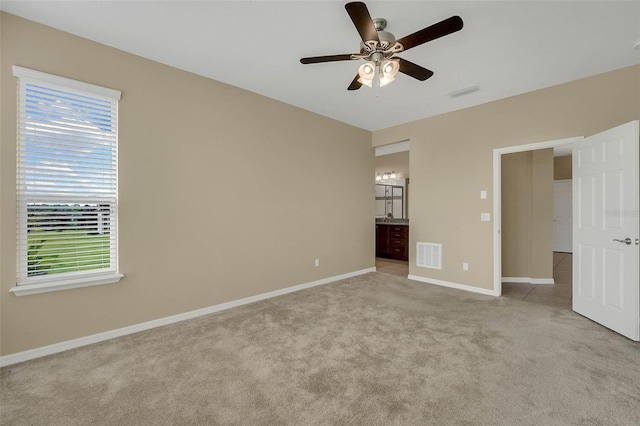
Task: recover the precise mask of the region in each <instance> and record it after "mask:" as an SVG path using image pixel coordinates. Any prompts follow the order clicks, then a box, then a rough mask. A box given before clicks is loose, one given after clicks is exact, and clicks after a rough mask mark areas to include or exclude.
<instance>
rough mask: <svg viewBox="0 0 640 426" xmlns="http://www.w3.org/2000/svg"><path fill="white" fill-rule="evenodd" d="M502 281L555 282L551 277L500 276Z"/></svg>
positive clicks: (523, 282) (526, 282)
mask: <svg viewBox="0 0 640 426" xmlns="http://www.w3.org/2000/svg"><path fill="white" fill-rule="evenodd" d="M502 282H503V283H512V284H555V281H554V279H553V278H530V277H502Z"/></svg>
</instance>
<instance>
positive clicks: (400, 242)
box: [389, 239, 407, 248]
mask: <svg viewBox="0 0 640 426" xmlns="http://www.w3.org/2000/svg"><path fill="white" fill-rule="evenodd" d="M389 245H390V246H391V247H401V248H402V247H407V240H406V239H401V240H397V239H392V240H390V241H389Z"/></svg>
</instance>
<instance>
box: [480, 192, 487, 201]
mask: <svg viewBox="0 0 640 426" xmlns="http://www.w3.org/2000/svg"><path fill="white" fill-rule="evenodd" d="M480 199H482V200H486V199H487V191H485V190H482V191H480Z"/></svg>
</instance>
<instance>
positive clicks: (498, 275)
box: [493, 137, 584, 296]
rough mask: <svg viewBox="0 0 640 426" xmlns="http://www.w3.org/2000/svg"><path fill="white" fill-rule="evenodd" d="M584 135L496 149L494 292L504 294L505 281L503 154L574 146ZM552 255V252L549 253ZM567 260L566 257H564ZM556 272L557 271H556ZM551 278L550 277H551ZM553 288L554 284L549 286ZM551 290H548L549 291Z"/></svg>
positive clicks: (527, 280) (524, 279)
mask: <svg viewBox="0 0 640 426" xmlns="http://www.w3.org/2000/svg"><path fill="white" fill-rule="evenodd" d="M583 139H584V138H583V137H576V138H567V139H559V140H554V141H548V142H540V143H534V144H528V145H520V146H513V147H506V148H498V149H495V150H494V153H493V175H494V179H493V185H494V186H493V193H494V198H493V217H494V221H493V228H494V229H493V231H494V233H493V236H494V241H493V247H494V254H493V255H494V256H493V258H494V294H496V295H498V296H500V295H502V294H503V288H502V282H503V272H502V271H503V269H502V267H503V258H502V253H503V251H502V250H503V247H502V156H503V155H506V154H514V153H524V152H529V151H539V150H544V149H547V148H558V147H563V146H572V145H573V144H574V143H577V142H580V141H582V140H583ZM549 255H550V256H552V253H549ZM563 260H565V261H566V259H563ZM552 262H553V269H555V267H557V266H561V267H565V264H566V263H565V262H561V261H558V263H557V264H556V259H554V260H553V261H552ZM554 272H555V271H554ZM507 278H521V280H518V281H519V283H526V284H528V285H546V284H553V282H554V280H553V279H551V280H549V279H546V278H545V279H543V280H542V281H536V280H535V279H532V278H531V277H529V276H528V275H527V276H524V277H507ZM549 278H550V277H549ZM549 288H552V286H549ZM519 291H520V292H526V291H533V290H532V288H531V287H530V288H526V287H524V288H523V289H520V290H519ZM549 291H551V290H547V292H549Z"/></svg>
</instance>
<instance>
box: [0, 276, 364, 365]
mask: <svg viewBox="0 0 640 426" xmlns="http://www.w3.org/2000/svg"><path fill="white" fill-rule="evenodd" d="M369 272H376V268H375V267H372V268H366V269H361V270H359V271H354V272H348V273H346V274H341V275H334V276H332V277H328V278H323V279H321V280H317V281H311V282H308V283H304V284H299V285H294V286H292V287H287V288H282V289H280V290H274V291H270V292H267V293H262V294H258V295H256V296H249V297H245V298H243V299H238V300H234V301H231V302H227V303H221V304H219V305H214V306H209V307H207V308H202V309H196V310H195V311H190V312H185V313H182V314H177V315H172V316H169V317H164V318H159V319H156V320H152V321H147V322H143V323H139V324H135V325H130V326H128V327H123V328H118V329H115V330H110V331H105V332H102V333H98V334H92V335H90V336H85V337H80V338H78V339H73V340H67V341H65V342H60V343H54V344H53V345H48V346H42V347H40V348H35V349H29V350H27V351H24V352H18V353H15V354H10V355H5V356H2V357H0V367H5V366H7V365H12V364H17V363H19V362H23V361H29V360H31V359H35V358H40V357H43V356H46V355H52V354H56V353H59V352H64V351H67V350H69V349H75V348H79V347H81V346H87V345H90V344H92V343H98V342H103V341H105V340H109V339H113V338H116V337H120V336H125V335H127V334H133V333H138V332H140V331H144V330H149V329H152V328H156V327H162V326H163V325H169V324H173V323H176V322H180V321H185V320H188V319H192V318H197V317H200V316H203V315H208V314H212V313H215V312H220V311H224V310H227V309H231V308H235V307H237V306H242V305H247V304H249V303H253V302H258V301H260V300H265V299H270V298H272V297H276V296H282V295H283V294H287V293H293V292H294V291H300V290H304V289H306V288H311V287H315V286H319V285H323V284H329V283H332V282H335V281H340V280H344V279H346V278H351V277H355V276H358V275H363V274H368V273H369Z"/></svg>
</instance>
